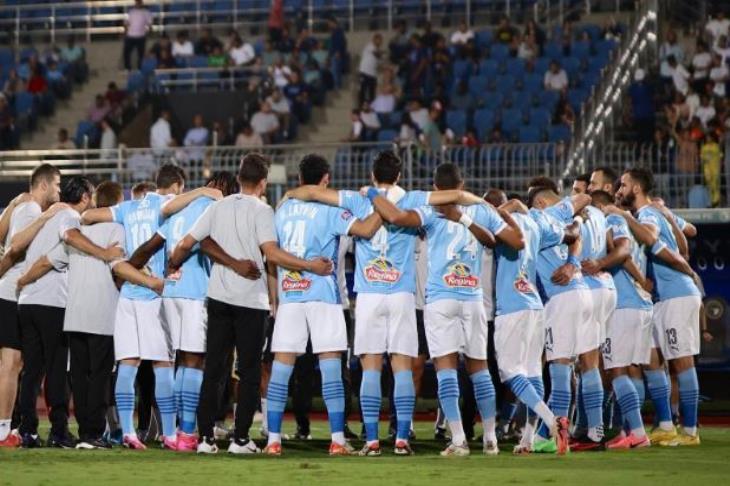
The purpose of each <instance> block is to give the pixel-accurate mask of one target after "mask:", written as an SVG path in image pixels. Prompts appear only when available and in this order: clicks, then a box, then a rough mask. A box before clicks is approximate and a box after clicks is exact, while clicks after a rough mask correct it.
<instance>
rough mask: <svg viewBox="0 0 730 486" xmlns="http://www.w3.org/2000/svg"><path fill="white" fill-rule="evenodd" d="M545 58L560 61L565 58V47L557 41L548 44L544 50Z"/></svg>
mask: <svg viewBox="0 0 730 486" xmlns="http://www.w3.org/2000/svg"><path fill="white" fill-rule="evenodd" d="M543 56H545V57H547V58H548V59H560V58H561V57H563V46H562V45H561V44H560V42H557V41H553V42H548V43H547V44H545V48H544V49H543Z"/></svg>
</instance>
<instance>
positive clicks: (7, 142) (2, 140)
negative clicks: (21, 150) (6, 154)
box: [0, 95, 17, 150]
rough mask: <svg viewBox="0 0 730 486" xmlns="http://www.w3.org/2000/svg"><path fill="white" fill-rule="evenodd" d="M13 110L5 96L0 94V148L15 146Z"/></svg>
mask: <svg viewBox="0 0 730 486" xmlns="http://www.w3.org/2000/svg"><path fill="white" fill-rule="evenodd" d="M14 122H15V120H14V119H13V111H12V109H11V108H10V105H9V104H8V100H7V99H6V98H5V96H3V95H0V150H13V149H15V148H16V147H17V136H16V132H15V123H14Z"/></svg>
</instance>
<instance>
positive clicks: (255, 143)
mask: <svg viewBox="0 0 730 486" xmlns="http://www.w3.org/2000/svg"><path fill="white" fill-rule="evenodd" d="M263 146H264V140H263V139H262V138H261V135H259V134H258V133H256V132H254V131H253V128H251V125H250V124H248V123H246V124H245V125H243V126H242V127H241V131H240V132H239V133H238V136H237V137H236V147H239V148H249V149H253V148H261V147H263Z"/></svg>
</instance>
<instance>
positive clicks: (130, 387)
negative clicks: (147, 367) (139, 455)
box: [114, 364, 137, 435]
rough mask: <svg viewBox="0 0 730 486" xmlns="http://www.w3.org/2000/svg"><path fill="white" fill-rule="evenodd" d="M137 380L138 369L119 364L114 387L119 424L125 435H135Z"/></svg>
mask: <svg viewBox="0 0 730 486" xmlns="http://www.w3.org/2000/svg"><path fill="white" fill-rule="evenodd" d="M135 378H137V367H136V366H130V365H126V364H119V366H118V367H117V383H116V385H114V398H115V400H116V402H117V412H118V413H119V423H120V425H121V426H122V433H123V434H124V435H128V434H134V433H135V430H134V380H135Z"/></svg>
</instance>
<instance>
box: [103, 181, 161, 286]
mask: <svg viewBox="0 0 730 486" xmlns="http://www.w3.org/2000/svg"><path fill="white" fill-rule="evenodd" d="M168 199H170V197H167V196H161V195H159V194H157V193H156V192H148V193H147V194H145V196H144V197H143V198H142V199H135V200H132V201H124V202H122V203H120V204H117V205H116V206H112V207H111V208H109V209H110V210H111V212H112V218H113V219H114V222H115V223H119V224H121V225H123V226H124V240H125V241H124V251H125V252H126V254H127V256H131V255H132V254H133V253H134V252H135V250H137V248H139V247H140V246H141V245H142V243H145V242H146V241H147V240H149V239H150V238H152V235H154V234H155V232H157V230H158V229H159V227H160V224H161V223H162V219H163V218H162V213H161V208H162V205H163V204H164V203H165V201H167V200H168ZM147 268H148V269H149V272H150V273H151V274H152V275H154V276H155V277H158V278H163V276H164V275H165V250H164V249H160V250H159V251H158V252H157V253H155V254H154V255H152V258H150V260H149V262H147ZM120 295H121V296H122V297H125V298H127V299H132V300H152V299H156V298H158V297H159V295H157V294H156V293H155V292H154V291H152V290H150V289H148V288H146V287H141V286H139V285H133V284H131V283H129V282H124V285H123V286H122V291H121V293H120Z"/></svg>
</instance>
